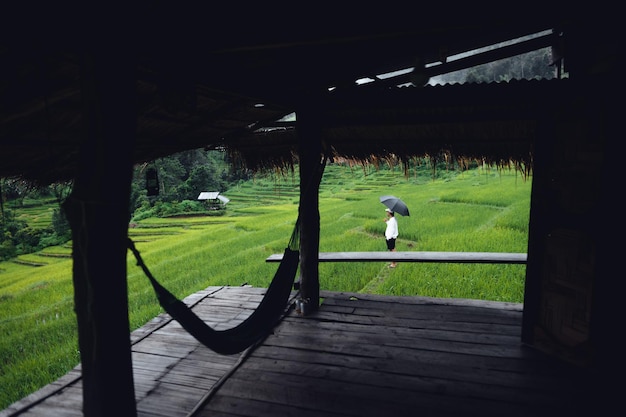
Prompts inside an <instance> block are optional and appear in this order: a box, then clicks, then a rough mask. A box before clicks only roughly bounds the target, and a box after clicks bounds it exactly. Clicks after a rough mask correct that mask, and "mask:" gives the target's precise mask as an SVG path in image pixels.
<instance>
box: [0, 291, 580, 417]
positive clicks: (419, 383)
mask: <svg viewBox="0 0 626 417" xmlns="http://www.w3.org/2000/svg"><path fill="white" fill-rule="evenodd" d="M263 293H264V289H260V288H251V287H210V288H207V289H206V290H205V291H202V292H199V293H197V294H194V295H192V296H190V297H188V298H187V299H186V300H185V302H187V303H188V304H190V305H193V306H194V307H193V309H194V311H195V312H196V314H198V315H199V316H200V317H202V318H203V319H204V320H206V321H207V322H208V323H209V324H211V325H212V326H214V327H217V328H228V327H230V326H233V325H234V324H236V323H237V322H239V321H241V320H243V319H244V318H245V317H247V315H249V314H250V312H251V311H252V309H253V308H254V307H255V306H256V305H257V304H258V302H259V301H260V300H261V298H262V295H263ZM322 295H323V297H324V302H323V304H322V306H321V308H320V310H319V312H317V313H315V314H313V315H310V316H304V317H303V316H301V315H299V314H298V313H297V312H296V311H294V310H291V312H290V313H289V315H288V316H287V317H286V318H285V319H284V320H283V321H282V322H281V324H280V325H279V326H278V327H277V328H276V331H275V332H274V334H272V335H270V336H269V337H268V338H266V339H265V341H264V342H263V343H262V344H260V345H259V346H258V347H256V348H254V349H250V350H248V351H246V352H244V353H242V354H241V355H233V356H222V355H218V354H215V353H214V352H212V351H210V350H209V349H207V348H206V347H204V346H202V345H200V344H199V343H198V342H196V341H195V339H193V338H191V337H190V336H188V335H187V334H186V333H185V332H184V330H182V328H181V327H180V326H179V325H178V323H176V322H175V321H172V320H170V318H169V316H167V315H165V314H164V315H161V316H159V317H157V318H155V319H154V320H153V321H151V322H150V323H148V324H146V325H145V326H144V327H142V328H141V329H138V330H137V331H135V332H133V334H132V340H133V365H134V379H135V387H136V388H135V389H136V398H137V410H138V411H137V412H138V415H139V416H141V417H153V416H167V417H177V416H191V415H193V416H205V417H209V416H231V417H234V416H272V417H277V416H298V417H310V416H333V417H338V416H358V417H367V416H376V417H381V416H461V415H462V416H467V415H476V416H506V417H514V416H548V415H549V416H577V415H591V414H586V412H587V411H588V410H587V405H588V404H589V403H590V400H591V399H590V397H589V391H588V390H587V389H588V388H589V387H588V386H587V385H588V383H587V379H586V378H585V377H584V372H582V371H581V370H579V369H576V368H575V367H572V366H570V365H566V364H564V363H561V362H557V361H555V360H551V359H549V358H547V357H545V356H544V355H543V354H541V353H540V352H538V351H535V350H533V349H531V348H529V347H525V346H522V345H521V344H520V331H521V319H522V306H521V305H519V304H506V303H495V302H479V301H471V300H449V299H446V300H442V299H432V298H422V297H385V296H372V295H363V294H343V293H322ZM81 402H82V397H81V380H80V367H78V368H76V369H75V370H73V371H72V372H70V373H69V374H68V375H66V376H65V377H63V378H61V379H60V380H58V381H56V382H55V383H53V384H51V385H49V386H47V387H44V388H43V389H41V390H40V391H38V392H36V393H34V394H32V395H31V396H29V397H27V398H24V399H23V400H21V401H18V402H16V403H14V404H13V405H11V406H10V407H8V408H7V409H5V410H3V411H0V417H9V416H21V417H25V416H46V417H53V416H58V417H61V416H81V415H82V413H81Z"/></svg>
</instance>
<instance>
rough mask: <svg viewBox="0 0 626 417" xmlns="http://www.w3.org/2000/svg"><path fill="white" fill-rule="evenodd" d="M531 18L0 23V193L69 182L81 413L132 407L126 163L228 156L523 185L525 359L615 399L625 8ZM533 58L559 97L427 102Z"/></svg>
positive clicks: (398, 14) (474, 12)
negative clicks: (506, 174)
mask: <svg viewBox="0 0 626 417" xmlns="http://www.w3.org/2000/svg"><path fill="white" fill-rule="evenodd" d="M527 6H528V5H524V7H523V8H522V7H521V6H520V7H519V9H516V10H515V11H514V12H509V11H504V10H503V11H502V12H501V13H495V12H494V13H486V12H485V10H484V8H483V7H479V6H478V5H475V4H474V5H471V6H465V7H463V8H458V9H457V8H455V7H453V6H447V7H444V6H434V5H430V6H428V5H423V6H419V7H418V10H417V11H416V12H405V11H404V10H399V9H395V8H394V9H393V10H389V8H385V10H381V8H377V7H374V8H371V7H369V6H368V7H362V8H358V9H351V10H344V9H342V10H338V9H337V8H324V7H323V6H322V5H321V4H316V6H315V7H314V6H312V5H311V6H309V5H302V6H301V5H298V6H297V7H295V5H292V6H291V7H289V8H287V9H282V10H279V9H275V8H272V7H270V6H269V5H245V6H241V5H236V6H233V5H230V6H227V5H222V6H214V7H213V6H212V7H211V8H207V7H206V6H205V7H200V6H195V5H194V6H192V5H190V6H189V7H184V6H183V5H182V4H177V3H172V4H169V3H168V2H148V1H146V2H137V3H136V4H133V5H125V6H124V9H123V10H121V9H118V8H116V7H114V6H113V5H109V6H108V7H100V8H98V7H96V8H94V9H93V10H91V11H87V10H85V11H84V12H81V10H82V9H81V8H79V7H77V8H73V9H71V12H70V11H69V10H64V9H62V8H61V7H60V6H58V5H57V4H56V3H54V4H52V3H51V4H46V5H39V6H38V7H39V10H38V13H36V14H35V13H33V12H32V11H29V10H15V12H14V13H7V14H6V16H12V19H11V21H9V22H7V23H6V24H5V25H3V28H2V31H3V36H2V37H0V57H1V61H2V65H0V176H2V177H19V178H22V179H24V180H28V181H33V182H37V183H44V184H46V183H53V182H57V181H65V180H71V181H73V187H74V188H73V191H72V195H71V196H70V197H69V198H68V201H67V202H66V203H65V206H64V208H65V209H66V212H67V215H68V217H69V219H70V223H71V225H72V232H73V240H74V252H73V259H74V270H73V279H74V287H75V302H76V314H77V320H78V328H79V345H80V350H81V362H82V373H83V401H84V415H86V416H100V415H112V414H116V415H118V414H119V415H134V411H133V410H135V408H136V403H135V396H134V388H133V386H132V374H131V371H130V369H131V363H130V361H131V348H130V341H129V334H128V317H127V308H126V307H125V306H126V305H127V295H126V292H125V291H126V282H125V279H126V278H125V277H126V256H127V245H126V236H127V227H128V213H127V207H128V204H127V202H128V198H129V184H130V178H131V172H132V165H133V164H135V163H140V162H146V161H151V160H154V159H156V158H159V157H162V156H165V155H170V154H173V153H175V152H179V151H183V150H188V149H195V148H202V147H204V148H207V149H226V150H228V151H229V152H232V154H233V155H235V156H237V157H239V158H240V160H241V163H242V164H244V165H245V166H247V167H249V168H251V169H256V170H260V169H265V168H271V167H285V166H290V165H293V164H297V165H298V166H299V169H300V177H301V181H306V180H308V179H310V178H311V177H313V178H315V175H316V168H317V166H318V165H319V162H320V160H321V159H322V156H325V157H328V158H334V157H346V158H352V159H354V160H357V161H361V162H364V163H376V162H377V161H380V160H384V159H385V158H394V159H397V160H399V161H400V162H402V161H405V160H408V159H410V158H411V157H414V156H421V155H440V154H442V153H446V154H448V155H451V156H452V157H455V158H480V159H481V160H485V161H486V162H488V163H493V164H499V165H507V164H513V165H515V166H518V167H524V169H532V173H533V191H532V203H531V221H530V228H529V230H530V231H529V246H528V261H527V276H526V290H525V299H524V311H523V324H522V335H521V340H520V343H524V344H526V345H529V346H533V347H536V348H538V349H540V350H542V351H544V352H546V353H548V354H550V355H554V356H556V357H558V358H561V359H563V360H566V361H568V362H573V363H576V364H577V366H580V367H581V368H584V369H585V370H586V371H592V374H593V375H596V376H597V378H598V379H597V381H598V383H597V384H595V385H593V386H594V387H596V388H597V389H601V390H604V391H605V392H606V393H607V394H606V395H605V396H604V397H603V398H604V399H605V400H607V401H614V400H616V397H613V396H612V395H611V393H612V392H613V391H612V390H613V389H614V388H615V387H614V386H613V385H612V384H611V383H609V382H608V381H609V378H608V376H609V375H611V374H613V373H616V372H618V369H620V368H619V367H618V365H621V359H620V354H619V353H618V352H617V347H616V344H617V343H616V342H615V339H616V337H615V336H616V335H617V333H616V330H617V329H618V327H617V326H616V325H615V320H616V318H618V314H619V313H618V311H619V310H618V308H617V307H618V306H619V301H618V300H617V297H618V296H619V295H618V292H617V291H615V277H616V271H619V267H620V266H621V265H620V264H618V260H619V255H620V254H618V253H617V250H618V246H619V245H616V244H615V243H614V241H613V240H612V239H609V237H610V236H609V235H608V233H609V232H608V231H614V230H615V231H618V230H619V229H618V228H617V226H618V224H619V223H621V216H619V215H618V213H617V206H618V205H617V204H616V202H615V201H613V200H614V198H613V195H614V194H615V192H616V191H617V190H619V189H620V188H618V185H617V184H616V181H617V179H618V178H619V177H620V175H619V174H618V171H617V165H618V163H617V161H612V159H611V158H610V155H611V153H612V152H614V150H615V149H620V148H619V147H618V146H616V145H617V138H618V134H619V133H618V128H617V125H618V120H619V117H620V116H621V115H618V113H617V109H618V105H617V104H616V103H618V102H619V99H620V98H619V97H618V95H617V94H618V89H617V88H616V85H614V84H619V83H618V82H616V80H618V78H617V70H618V68H619V64H621V62H622V60H623V54H622V52H621V48H620V45H619V43H618V41H619V39H620V38H619V37H618V36H617V35H616V34H615V32H616V27H617V26H616V24H615V23H616V22H615V21H614V20H615V19H614V18H615V13H614V12H613V11H612V10H610V8H609V9H603V10H599V11H593V12H590V11H588V10H585V11H584V12H583V11H579V10H576V9H575V8H574V7H573V6H571V7H566V8H561V9H558V10H556V11H549V10H545V9H544V8H543V7H539V8H532V7H527ZM12 7H13V6H12ZM14 7H15V8H16V9H17V8H20V7H22V6H19V5H16V6H14ZM501 8H502V5H500V8H498V9H493V10H500V9H501ZM22 17H24V19H22ZM528 36H531V37H530V38H525V37H528ZM519 39H522V40H520V41H516V42H514V43H508V44H506V46H501V45H502V44H503V43H506V42H509V41H512V40H519ZM493 45H500V47H497V48H492V49H489V50H487V51H481V52H475V53H472V51H478V50H480V48H484V47H489V46H493ZM543 47H549V48H552V51H553V57H554V61H553V62H552V65H554V66H555V71H556V72H557V73H558V76H557V77H555V78H554V79H552V80H524V81H522V80H520V81H511V82H498V83H496V82H494V83H488V84H471V85H443V86H430V85H427V81H428V80H429V79H430V78H431V77H435V76H437V75H441V74H445V73H448V72H451V71H455V70H458V69H462V68H469V67H472V66H475V65H479V64H482V63H485V62H491V61H494V60H497V59H501V58H506V57H510V56H515V55H518V54H521V53H523V52H527V51H532V50H536V49H539V48H543ZM460 54H463V55H460ZM459 56H461V58H459ZM363 79H368V80H369V81H370V82H368V83H359V82H357V81H358V80H363ZM294 113H295V114H296V119H295V121H293V120H292V119H284V118H285V117H287V116H289V115H291V114H294ZM583 173H584V174H585V175H584V176H583V175H582V174H583ZM301 188H303V187H301ZM316 202H317V200H316V196H315V193H309V194H306V195H304V194H303V195H302V196H301V201H300V205H301V219H302V236H303V238H302V239H303V240H302V242H301V248H300V250H301V253H302V255H303V259H302V260H301V263H302V265H301V267H303V268H304V272H303V279H304V278H306V284H307V286H306V287H305V289H304V290H306V291H309V292H310V295H311V296H312V297H313V299H315V298H316V297H319V291H320V289H319V286H318V284H317V283H316V281H315V274H316V269H315V268H316V267H315V264H316V262H317V259H316V256H317V243H318V242H317V241H316V239H319V223H316V220H315V215H316ZM86 230H88V231H89V233H84V232H85V231H86ZM77 242H78V243H81V244H78V243H77ZM87 243H89V244H90V245H87ZM85 248H89V249H85ZM111 299H113V300H116V302H115V303H111V302H110V300H111ZM105 300H106V301H105ZM112 304H115V305H116V306H118V307H117V308H114V309H111V307H110V306H111V305H112ZM104 309H106V310H107V311H106V314H104V312H103V311H100V310H104ZM111 310H113V311H111ZM618 375H619V374H618ZM620 376H621V375H620ZM111 381H115V382H114V383H112V382H111ZM111 398H116V401H111V400H110V399H111Z"/></svg>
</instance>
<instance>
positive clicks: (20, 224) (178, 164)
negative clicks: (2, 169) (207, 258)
mask: <svg viewBox="0 0 626 417" xmlns="http://www.w3.org/2000/svg"><path fill="white" fill-rule="evenodd" d="M149 170H152V171H153V172H156V179H157V184H156V186H157V190H158V193H157V194H155V195H149V193H148V190H147V186H146V185H147V184H146V174H147V172H148V171H149ZM251 175H252V174H251V173H250V172H249V171H246V170H234V169H233V164H232V163H231V161H230V160H229V159H228V155H227V154H226V153H225V152H220V151H206V150H204V149H195V150H191V151H187V152H181V153H178V154H174V155H171V156H168V157H164V158H160V159H158V160H155V161H152V162H150V163H147V164H142V165H137V166H135V168H134V176H133V181H132V185H131V201H130V207H129V210H130V218H129V221H132V220H133V219H135V220H139V219H141V218H146V217H152V216H155V217H163V216H167V215H172V214H178V213H190V212H202V211H206V207H205V206H204V204H203V203H202V202H201V201H198V200H197V198H198V195H199V194H200V193H201V192H203V191H218V192H221V193H223V192H225V191H226V190H228V189H229V188H230V187H232V186H234V185H236V184H237V183H239V182H240V181H245V180H247V179H249V178H251ZM71 188H72V183H71V182H68V183H60V184H52V185H49V186H37V185H36V184H33V183H31V182H28V181H24V180H19V179H7V178H0V260H6V259H10V258H13V257H16V256H18V255H21V254H26V253H32V252H36V251H39V250H41V249H43V248H45V247H48V246H54V245H59V244H63V243H66V242H68V241H69V240H70V239H71V229H70V227H69V223H68V222H67V219H66V218H65V216H64V215H63V212H62V207H61V203H62V202H63V201H64V200H65V198H66V197H67V196H68V195H69V193H70V192H71ZM30 207H44V208H45V209H47V208H50V207H52V218H51V219H50V222H49V223H47V224H46V226H45V227H36V226H34V225H31V224H28V222H27V221H25V220H23V219H21V218H18V217H17V215H16V213H17V212H18V211H24V210H25V209H28V208H30Z"/></svg>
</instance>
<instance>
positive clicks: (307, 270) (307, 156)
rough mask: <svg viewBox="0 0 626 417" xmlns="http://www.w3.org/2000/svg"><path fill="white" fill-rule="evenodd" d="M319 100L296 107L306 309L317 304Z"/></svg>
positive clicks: (319, 176) (301, 290)
mask: <svg viewBox="0 0 626 417" xmlns="http://www.w3.org/2000/svg"><path fill="white" fill-rule="evenodd" d="M319 101H320V100H314V99H311V100H309V101H307V103H306V105H303V106H302V107H300V108H299V109H298V111H297V129H298V141H299V157H300V278H301V279H300V295H301V297H302V298H303V299H304V300H307V301H308V308H307V310H306V311H307V312H313V311H316V310H317V309H318V307H319V298H320V284H319V259H318V257H319V242H320V214H319V185H320V181H321V175H320V172H321V171H320V169H321V167H320V163H321V161H322V140H321V136H322V130H321V123H320V117H322V116H321V113H320V112H319V111H318V109H319V108H320V103H319Z"/></svg>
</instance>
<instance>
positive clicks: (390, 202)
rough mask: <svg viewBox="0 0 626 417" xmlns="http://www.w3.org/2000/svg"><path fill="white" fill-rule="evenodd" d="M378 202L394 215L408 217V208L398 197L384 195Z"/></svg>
mask: <svg viewBox="0 0 626 417" xmlns="http://www.w3.org/2000/svg"><path fill="white" fill-rule="evenodd" d="M380 202H381V203H383V204H384V205H385V206H387V208H388V209H389V210H391V211H393V212H394V213H400V214H401V215H403V216H408V215H409V208H408V207H407V206H406V204H405V203H404V201H402V200H400V199H399V198H398V197H394V196H392V195H384V196H382V197H380Z"/></svg>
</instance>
